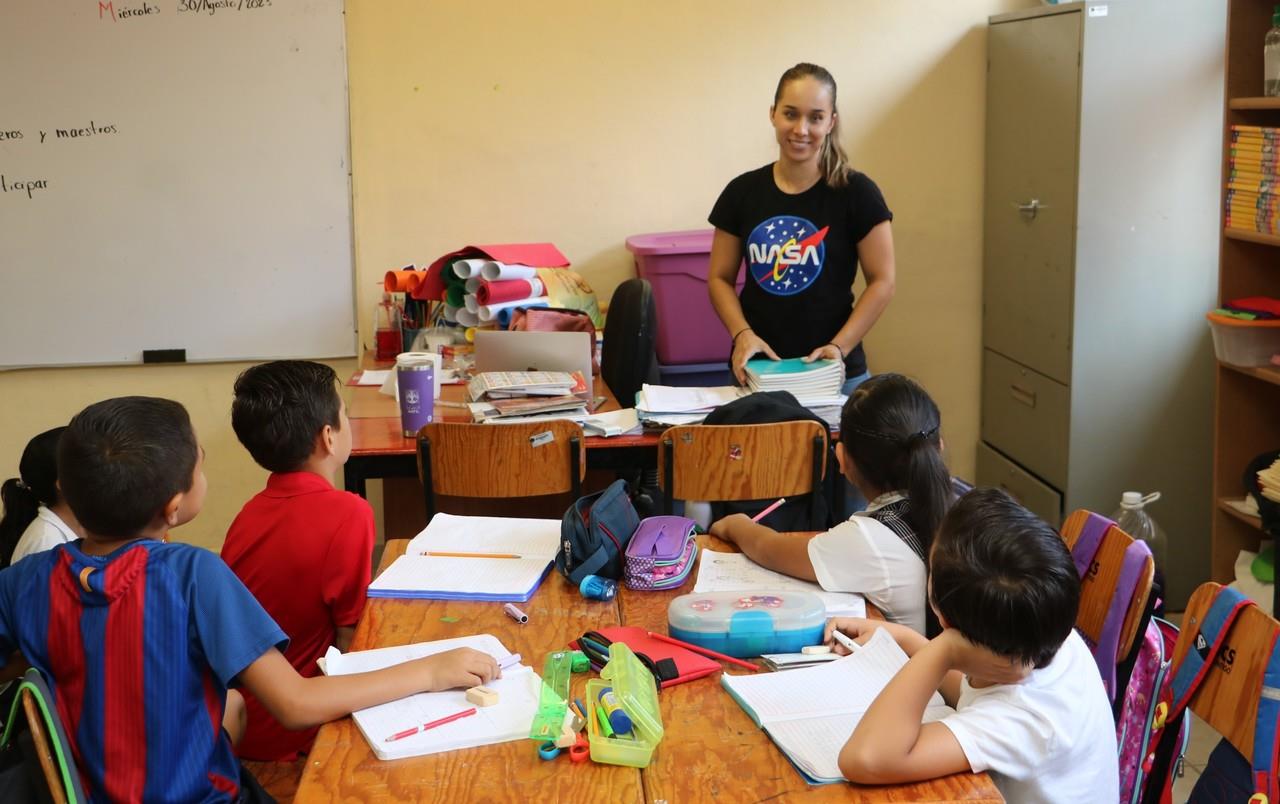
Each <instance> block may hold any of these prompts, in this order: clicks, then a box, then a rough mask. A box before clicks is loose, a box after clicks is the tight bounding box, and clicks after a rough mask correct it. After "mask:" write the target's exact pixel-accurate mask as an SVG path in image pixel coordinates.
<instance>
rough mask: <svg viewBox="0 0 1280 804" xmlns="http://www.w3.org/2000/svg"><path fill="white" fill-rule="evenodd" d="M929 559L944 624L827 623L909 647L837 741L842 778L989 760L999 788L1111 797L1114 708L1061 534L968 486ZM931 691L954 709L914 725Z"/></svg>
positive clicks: (1009, 794) (1030, 796) (999, 496)
mask: <svg viewBox="0 0 1280 804" xmlns="http://www.w3.org/2000/svg"><path fill="white" fill-rule="evenodd" d="M929 569H930V576H929V577H930V581H929V585H930V594H929V600H930V604H931V605H932V606H933V608H934V611H935V612H936V613H937V615H938V620H939V621H940V622H941V623H942V625H943V628H944V630H943V632H942V633H941V634H939V635H938V636H937V637H935V638H933V639H932V640H926V639H925V638H924V637H922V636H920V635H919V634H917V633H915V632H914V631H911V630H910V629H906V628H902V627H900V626H894V625H892V624H885V623H877V622H875V621H872V620H857V619H835V620H832V621H830V622H829V623H828V624H827V636H828V637H830V635H831V632H832V631H833V630H835V629H839V630H840V631H842V632H844V633H845V634H848V635H849V636H851V637H854V638H855V639H864V638H868V637H870V635H871V633H872V632H873V631H874V630H875V629H876V628H881V627H883V628H887V629H889V631H890V633H891V635H892V636H893V637H894V639H895V640H896V641H897V642H898V644H899V646H901V647H902V649H903V650H904V651H905V652H906V653H907V655H908V656H910V657H911V658H910V659H909V660H908V661H907V664H906V665H905V666H904V667H903V668H902V669H901V670H899V671H898V673H897V675H895V676H894V677H893V679H892V680H891V681H890V682H889V684H888V685H886V686H885V688H884V689H883V690H882V691H881V692H880V694H879V695H878V696H877V697H876V699H875V701H873V702H872V704H871V707H870V708H869V709H868V710H867V713H866V714H865V715H864V716H863V718H862V720H861V721H860V722H859V723H858V726H857V728H855V729H854V731H853V734H852V735H851V736H850V737H849V741H848V742H847V743H846V744H845V746H844V748H843V749H842V750H841V752H840V758H839V762H840V770H841V771H842V772H843V773H844V775H845V777H846V778H848V779H849V780H850V781H855V782H861V783H866V784H891V783H898V782H910V781H919V780H923V779H932V778H934V777H938V776H946V775H948V774H951V773H958V772H961V771H970V770H972V771H974V772H981V771H990V772H991V776H992V779H993V780H994V781H995V783H996V786H997V787H999V788H1000V792H1001V793H1003V794H1004V797H1005V799H1006V800H1008V801H1019V802H1023V801H1025V802H1051V801H1052V802H1057V801H1060V802H1077V801H1115V800H1116V796H1117V795H1118V794H1119V780H1120V774H1119V770H1118V766H1117V757H1116V732H1115V721H1114V720H1113V719H1112V715H1111V706H1110V703H1109V702H1108V700H1107V694H1106V692H1105V690H1104V689H1103V687H1102V679H1101V677H1100V676H1099V675H1098V668H1097V665H1096V664H1095V663H1094V660H1093V655H1092V654H1091V653H1090V652H1089V648H1088V646H1087V645H1085V643H1084V640H1083V639H1081V638H1080V635H1079V634H1078V633H1076V631H1075V628H1074V626H1075V620H1076V610H1077V608H1078V607H1079V604H1080V580H1079V577H1078V576H1077V574H1076V568H1075V564H1074V563H1073V562H1072V560H1071V554H1070V553H1069V552H1068V551H1067V547H1066V545H1065V544H1064V543H1063V541H1062V539H1061V537H1059V536H1058V534H1057V533H1056V532H1055V531H1054V530H1053V528H1051V527H1049V525H1048V524H1046V523H1045V522H1044V521H1043V520H1041V519H1040V518H1038V517H1037V516H1035V515H1034V514H1032V513H1031V512H1030V511H1028V510H1027V509H1025V508H1023V507H1022V506H1021V505H1019V504H1018V503H1017V502H1015V501H1014V500H1013V499H1012V498H1011V497H1009V495H1007V494H1005V493H1004V492H1003V491H999V490H997V489H975V490H974V491H971V492H969V493H968V494H966V495H965V496H964V497H961V498H960V500H959V501H958V502H956V504H955V505H954V506H952V508H951V510H950V511H949V512H948V513H947V516H946V518H945V519H943V521H942V526H941V528H939V530H938V535H937V536H936V537H935V538H934V541H933V549H932V552H931V554H930V564H929ZM837 650H838V651H840V652H843V648H837ZM935 691H937V692H941V693H942V697H943V698H944V699H946V702H947V703H948V704H950V705H952V706H954V707H955V709H956V712H955V714H952V715H949V716H947V717H945V718H943V719H942V720H939V721H935V722H931V723H923V724H922V723H921V720H922V719H923V717H924V711H925V707H926V705H927V703H928V701H929V698H930V697H931V696H932V695H933V693H934V692H935Z"/></svg>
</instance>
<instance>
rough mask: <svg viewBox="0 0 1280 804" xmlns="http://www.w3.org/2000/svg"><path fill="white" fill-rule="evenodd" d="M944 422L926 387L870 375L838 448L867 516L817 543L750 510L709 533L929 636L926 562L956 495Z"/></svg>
mask: <svg viewBox="0 0 1280 804" xmlns="http://www.w3.org/2000/svg"><path fill="white" fill-rule="evenodd" d="M941 426H942V420H941V415H940V414H939V412H938V406H937V405H935V404H934V402H933V400H932V399H931V398H930V397H929V394H928V392H926V391H925V390H924V388H922V387H921V386H920V384H919V383H917V382H915V381H913V380H911V379H909V378H907V377H904V376H902V375H901V374H879V375H877V376H875V377H872V378H871V379H869V380H867V381H865V382H863V383H862V384H861V385H860V386H858V387H857V388H856V389H855V390H854V391H853V393H852V394H850V396H849V400H848V401H847V402H846V403H845V406H844V410H842V411H841V413H840V442H839V443H838V444H837V445H836V459H837V460H838V461H839V464H840V471H841V473H842V474H843V475H844V476H845V478H846V479H847V480H848V481H849V482H850V483H852V484H853V486H854V487H855V488H857V489H858V491H859V492H861V493H862V495H863V496H864V497H865V498H866V499H868V500H870V501H871V502H870V503H869V504H868V505H867V508H866V510H864V511H859V512H858V513H856V514H854V515H853V516H852V517H850V518H849V519H848V520H847V521H845V522H841V523H840V524H839V525H836V526H835V527H834V528H832V529H831V530H829V531H827V532H826V533H820V534H818V535H817V536H813V537H811V538H804V537H799V536H794V535H788V534H783V533H779V532H777V531H775V530H773V529H772V528H769V527H766V526H764V525H761V524H759V523H756V522H752V521H751V519H750V518H749V517H747V516H746V515H745V514H734V515H732V516H727V517H725V518H723V519H720V520H718V521H716V522H715V523H713V524H712V525H711V533H712V535H714V536H718V537H720V538H722V539H724V540H725V541H728V542H732V543H734V544H736V545H737V546H738V548H739V549H740V550H742V552H744V553H746V555H747V557H748V558H750V559H751V560H752V561H754V562H756V563H757V564H759V565H761V566H763V567H767V568H769V569H771V570H774V571H776V572H782V573H785V574H787V575H791V576H794V577H796V578H802V579H804V580H807V581H817V582H818V583H819V584H821V585H822V588H823V589H826V590H827V591H829V592H858V593H860V594H862V595H864V596H865V597H866V598H867V600H868V601H869V602H871V603H872V604H874V605H875V606H876V608H878V609H879V610H880V611H881V612H882V613H883V614H884V616H885V617H886V618H887V619H889V620H890V621H891V622H896V623H902V624H904V625H907V626H909V627H911V628H913V629H914V630H916V631H918V632H920V633H925V632H926V626H927V625H928V624H929V623H928V620H929V618H928V617H927V613H928V611H927V606H926V601H925V586H926V583H925V581H926V573H925V560H926V557H927V556H928V553H929V544H930V542H931V541H932V539H933V533H934V531H935V530H937V527H938V523H939V522H941V521H942V517H943V514H945V513H946V511H947V507H948V506H949V505H950V504H951V501H952V499H953V497H954V494H953V492H952V486H951V475H950V474H949V473H948V471H947V467H946V464H944V463H943V461H942V434H941V429H940V428H941ZM928 630H929V631H930V633H933V632H936V628H932V627H930V628H929V629H928Z"/></svg>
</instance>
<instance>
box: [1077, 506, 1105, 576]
mask: <svg viewBox="0 0 1280 804" xmlns="http://www.w3.org/2000/svg"><path fill="white" fill-rule="evenodd" d="M1114 524H1115V523H1114V522H1112V521H1111V520H1110V519H1107V518H1106V517H1105V516H1102V515H1101V514H1095V513H1093V512H1092V511H1090V512H1089V517H1088V518H1087V519H1086V520H1085V521H1084V527H1082V528H1081V529H1080V538H1078V539H1076V544H1075V547H1072V548H1071V560H1072V561H1074V562H1075V564H1076V575H1078V576H1080V577H1081V578H1083V577H1084V576H1085V573H1087V572H1088V571H1089V566H1090V565H1091V564H1093V559H1094V556H1096V555H1097V554H1098V548H1099V547H1101V546H1102V537H1103V536H1106V535H1107V528H1109V527H1111V526H1112V525H1114Z"/></svg>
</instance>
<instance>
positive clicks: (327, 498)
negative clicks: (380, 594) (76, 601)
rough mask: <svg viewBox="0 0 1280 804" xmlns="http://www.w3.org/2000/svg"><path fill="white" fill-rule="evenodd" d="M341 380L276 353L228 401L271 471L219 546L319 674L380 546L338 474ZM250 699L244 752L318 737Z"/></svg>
mask: <svg viewBox="0 0 1280 804" xmlns="http://www.w3.org/2000/svg"><path fill="white" fill-rule="evenodd" d="M338 387H339V386H338V376H337V374H335V373H334V371H333V369H332V368H330V367H329V366H326V365H325V364H323V363H315V362H312V361H309V360H277V361H273V362H270V363H263V364H261V365H257V366H253V367H251V368H249V369H246V370H245V371H244V372H243V373H242V374H241V375H240V376H239V377H238V378H237V379H236V383H235V399H234V401H233V402H232V403H231V426H232V428H233V429H234V430H235V431H236V436H237V437H238V438H239V439H240V443H241V444H244V446H245V448H246V449H248V450H249V454H251V455H252V456H253V459H254V460H255V461H257V462H258V465H259V466H261V467H262V468H263V469H266V470H267V471H269V472H271V475H270V477H268V478H267V486H266V488H265V489H263V490H262V491H261V492H259V493H258V494H257V495H255V496H254V497H253V499H251V500H249V502H247V503H245V506H244V508H242V509H241V510H240V513H239V514H238V515H237V516H236V518H235V520H234V521H233V522H232V523H231V527H230V529H229V530H228V531H227V538H226V541H225V542H223V545H222V558H223V560H224V561H226V562H227V566H229V567H231V571H232V572H234V573H235V574H236V576H237V577H239V578H240V580H241V581H243V582H244V585H245V586H247V587H248V588H249V591H250V592H253V595H254V597H256V598H257V599H258V602H259V603H261V604H262V607H263V608H264V609H266V610H267V613H268V614H270V615H271V617H272V619H274V620H275V621H276V622H277V623H279V624H280V627H281V628H283V629H284V631H285V633H286V634H288V635H289V647H288V649H286V650H285V651H284V656H285V658H286V659H288V660H289V663H290V664H292V665H293V667H294V669H295V670H297V671H298V674H299V675H302V676H314V675H319V672H320V670H319V667H318V666H317V664H316V659H318V658H320V657H321V656H323V655H324V653H325V651H326V650H327V649H328V648H329V646H330V645H337V647H338V648H339V649H341V650H346V649H347V646H348V645H349V644H350V643H351V636H352V634H353V633H354V631H355V624H356V622H357V621H358V620H359V619H360V612H362V611H363V610H364V603H365V593H366V590H367V589H368V586H369V571H370V562H371V560H372V556H373V541H374V532H373V509H372V508H371V507H370V506H369V503H368V502H366V501H365V500H364V499H362V498H361V497H359V496H358V495H355V494H351V493H349V492H346V491H341V490H339V489H336V488H334V486H333V477H334V475H335V474H336V473H337V471H338V470H339V469H340V468H341V467H342V465H343V464H344V463H346V462H347V457H348V456H349V455H350V454H351V422H350V421H349V420H348V419H347V411H346V405H345V403H344V402H343V399H342V395H341V394H340V393H339V392H338ZM283 579H288V582H287V583H282V580H283ZM245 708H246V711H247V713H248V717H249V727H248V729H247V730H246V731H245V735H244V739H243V740H241V741H240V743H239V744H238V745H237V746H236V753H237V754H239V755H240V756H242V757H244V758H246V759H258V760H280V761H288V760H292V759H294V758H295V757H297V755H298V754H299V752H306V751H307V750H309V749H310V748H311V744H312V742H314V741H315V736H316V730H315V729H307V730H304V731H290V730H289V729H287V728H285V727H284V726H283V725H282V724H280V723H279V722H277V721H276V720H275V718H273V717H272V716H271V713H270V712H268V711H267V709H266V708H265V707H264V706H263V705H262V703H261V702H260V701H258V700H257V699H256V698H255V697H254V696H253V695H246V696H245Z"/></svg>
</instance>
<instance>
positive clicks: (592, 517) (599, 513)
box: [556, 480, 640, 586]
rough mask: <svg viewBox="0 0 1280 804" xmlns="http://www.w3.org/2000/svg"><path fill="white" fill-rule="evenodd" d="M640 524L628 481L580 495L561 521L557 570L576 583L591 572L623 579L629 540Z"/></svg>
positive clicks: (605, 576) (614, 482) (618, 481)
mask: <svg viewBox="0 0 1280 804" xmlns="http://www.w3.org/2000/svg"><path fill="white" fill-rule="evenodd" d="M639 526H640V517H639V515H637V514H636V509H635V506H633V505H632V504H631V498H630V497H629V496H627V481H625V480H615V481H613V483H611V484H609V487H608V488H607V489H605V490H604V491H601V492H598V493H596V494H588V495H587V496H585V497H581V498H579V499H578V500H577V501H576V502H574V504H573V505H571V506H569V510H568V511H565V512H564V519H563V520H561V522H560V550H559V551H557V552H556V570H557V571H559V573H560V574H561V575H563V576H564V577H565V579H566V580H568V581H569V583H571V584H573V585H574V586H577V585H578V584H580V583H582V579H583V578H585V577H587V576H588V575H599V576H601V577H604V578H612V579H613V580H615V581H617V580H621V579H622V569H623V561H624V559H625V554H626V551H627V542H629V541H631V537H632V535H633V534H635V532H636V528H638V527H639Z"/></svg>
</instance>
